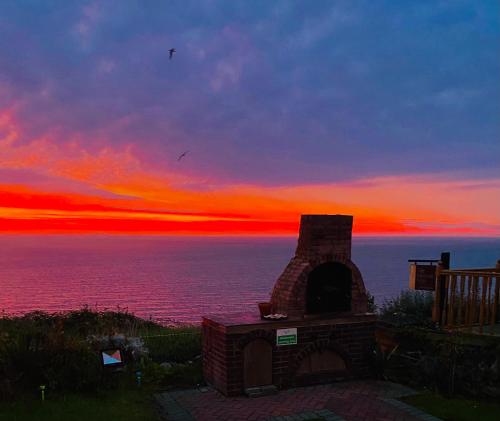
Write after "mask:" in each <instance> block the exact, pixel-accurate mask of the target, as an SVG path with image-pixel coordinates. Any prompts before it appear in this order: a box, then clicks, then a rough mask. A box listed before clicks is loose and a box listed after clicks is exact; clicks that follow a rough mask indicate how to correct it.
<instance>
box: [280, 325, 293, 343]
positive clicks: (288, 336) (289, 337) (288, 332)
mask: <svg viewBox="0 0 500 421" xmlns="http://www.w3.org/2000/svg"><path fill="white" fill-rule="evenodd" d="M276 345H297V328H296V327H292V328H290V329H277V330H276Z"/></svg>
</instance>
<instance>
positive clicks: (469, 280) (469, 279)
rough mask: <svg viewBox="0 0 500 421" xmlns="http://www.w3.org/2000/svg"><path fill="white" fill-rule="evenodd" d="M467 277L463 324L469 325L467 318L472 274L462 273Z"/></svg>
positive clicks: (468, 315) (468, 317)
mask: <svg viewBox="0 0 500 421" xmlns="http://www.w3.org/2000/svg"><path fill="white" fill-rule="evenodd" d="M464 276H465V277H466V278H467V296H466V303H465V320H464V324H465V325H467V326H468V325H469V319H470V303H471V301H472V300H471V286H472V276H470V275H464Z"/></svg>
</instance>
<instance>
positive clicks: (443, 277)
mask: <svg viewBox="0 0 500 421" xmlns="http://www.w3.org/2000/svg"><path fill="white" fill-rule="evenodd" d="M499 278H500V267H499V266H498V265H497V267H496V268H481V269H467V270H443V269H442V268H441V267H439V266H438V268H437V270H436V289H435V298H434V308H433V313H432V318H433V320H434V321H435V322H436V323H439V324H440V325H441V326H442V327H444V328H448V329H453V328H458V327H462V328H463V327H468V328H470V329H472V328H473V327H475V328H478V329H479V333H483V332H484V330H485V329H486V328H488V332H484V333H493V331H494V326H495V324H497V323H499V322H500V320H499V319H500V310H499V294H500V279H499Z"/></svg>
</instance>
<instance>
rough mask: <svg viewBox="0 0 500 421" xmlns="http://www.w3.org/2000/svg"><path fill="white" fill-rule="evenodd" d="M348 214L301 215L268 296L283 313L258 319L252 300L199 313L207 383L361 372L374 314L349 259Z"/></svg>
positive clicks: (293, 381)
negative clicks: (231, 309) (226, 310)
mask: <svg viewBox="0 0 500 421" xmlns="http://www.w3.org/2000/svg"><path fill="white" fill-rule="evenodd" d="M352 220H353V217H352V216H349V215H302V218H301V221H300V234H299V240H298V245H297V249H296V251H295V256H294V257H293V258H292V260H291V261H290V263H289V264H288V266H287V267H286V268H285V270H284V272H283V273H282V275H281V276H280V277H279V279H278V280H277V281H276V284H275V286H274V289H273V292H272V298H271V303H272V309H273V313H279V314H285V315H287V316H288V317H287V318H286V319H283V320H265V319H262V318H261V316H260V313H259V311H258V308H257V306H256V307H255V312H252V313H237V314H222V315H217V316H211V317H204V318H203V325H202V330H203V372H204V376H205V380H206V381H207V382H208V383H210V384H212V385H213V386H214V387H215V388H217V389H218V390H219V391H221V392H222V393H224V394H226V395H229V396H233V395H240V394H243V393H245V391H247V392H248V391H255V390H258V389H260V390H270V389H272V388H273V386H274V387H275V388H286V387H291V386H297V385H307V384H317V383H324V382H329V381H333V380H339V379H345V378H354V377H365V376H368V375H369V373H370V358H371V355H372V350H373V346H374V342H375V337H374V332H375V323H376V317H375V315H374V314H370V313H367V305H368V301H367V296H366V291H365V287H364V283H363V278H362V276H361V273H360V271H359V269H358V268H357V267H356V265H355V264H354V263H353V262H352V261H351V237H352Z"/></svg>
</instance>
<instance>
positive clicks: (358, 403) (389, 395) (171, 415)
mask: <svg viewBox="0 0 500 421" xmlns="http://www.w3.org/2000/svg"><path fill="white" fill-rule="evenodd" d="M414 393H415V392H414V391H413V390H412V389H409V388H407V387H404V386H401V385H398V384H395V383H390V382H382V381H355V382H343V383H334V384H329V385H321V386H311V387H302V388H296V389H289V390H283V391H281V392H279V393H278V394H276V395H271V396H263V397H259V398H247V397H232V398H228V397H225V396H223V395H222V394H220V393H219V392H217V391H216V390H214V389H212V388H202V389H192V390H182V391H175V392H165V393H162V394H158V395H156V400H157V402H158V405H159V407H160V411H161V413H162V416H163V418H164V419H166V420H168V421H224V420H227V421H258V420H262V421H284V420H287V421H299V420H311V419H322V420H325V421H341V420H345V421H378V420H380V421H416V420H427V421H431V420H432V421H436V420H438V419H437V418H435V417H432V416H430V415H428V414H426V413H424V412H422V411H420V410H418V409H416V408H413V407H412V406H410V405H407V404H404V403H402V402H400V401H398V400H397V398H399V397H402V396H408V395H412V394H414Z"/></svg>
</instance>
